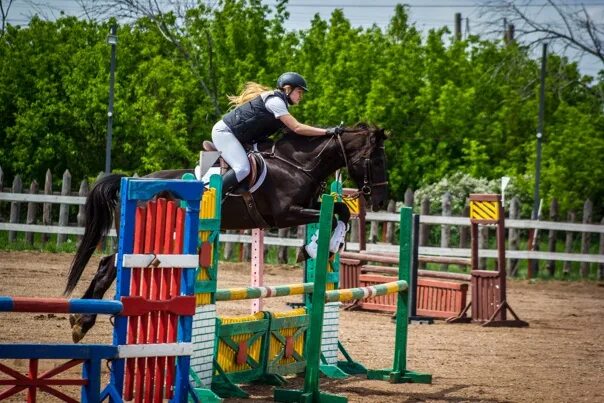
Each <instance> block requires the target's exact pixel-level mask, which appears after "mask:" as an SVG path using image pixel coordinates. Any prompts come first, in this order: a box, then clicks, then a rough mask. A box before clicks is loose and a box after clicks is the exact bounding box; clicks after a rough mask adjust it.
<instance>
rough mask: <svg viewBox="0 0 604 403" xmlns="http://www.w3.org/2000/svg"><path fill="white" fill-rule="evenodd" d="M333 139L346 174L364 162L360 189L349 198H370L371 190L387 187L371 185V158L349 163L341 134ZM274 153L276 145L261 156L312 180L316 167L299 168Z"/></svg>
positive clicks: (385, 182) (384, 184)
mask: <svg viewBox="0 0 604 403" xmlns="http://www.w3.org/2000/svg"><path fill="white" fill-rule="evenodd" d="M333 138H334V139H335V141H336V143H338V144H339V145H340V151H341V152H342V157H343V158H344V165H345V166H346V169H347V170H348V172H353V171H352V169H351V166H353V165H354V164H355V163H356V162H357V161H360V160H361V159H362V160H364V161H363V167H364V172H363V185H362V186H361V189H360V190H359V191H358V192H357V193H356V196H354V194H353V195H352V196H351V197H358V195H360V194H363V195H365V196H370V195H371V193H372V189H373V188H376V187H380V186H386V185H388V181H384V182H378V183H372V177H373V176H372V168H373V161H372V160H371V157H370V156H369V155H362V156H360V157H359V158H357V159H355V160H354V161H352V162H349V161H348V156H347V155H346V149H345V148H344V143H343V141H342V133H337V134H335V135H334V136H333ZM328 145H329V142H327V143H326V144H325V146H324V147H323V149H322V150H321V151H320V152H319V154H318V155H317V158H316V159H317V161H318V160H320V158H319V157H320V156H321V154H322V153H323V152H324V151H325V150H326V149H327V147H328ZM381 148H382V149H383V148H384V146H381ZM275 151H276V143H274V144H273V146H272V149H271V151H270V153H262V154H263V155H264V156H266V157H268V158H275V159H278V160H280V161H282V162H284V163H286V164H288V165H290V166H292V167H294V168H296V169H297V170H299V171H301V172H303V173H305V174H306V175H307V176H309V177H310V178H312V179H314V178H313V176H312V175H311V173H312V172H313V171H314V169H315V168H316V166H313V167H311V168H305V167H303V166H300V165H298V164H296V163H294V162H292V161H290V160H289V159H287V158H283V157H281V156H279V155H277V154H276V152H275ZM317 164H318V163H317Z"/></svg>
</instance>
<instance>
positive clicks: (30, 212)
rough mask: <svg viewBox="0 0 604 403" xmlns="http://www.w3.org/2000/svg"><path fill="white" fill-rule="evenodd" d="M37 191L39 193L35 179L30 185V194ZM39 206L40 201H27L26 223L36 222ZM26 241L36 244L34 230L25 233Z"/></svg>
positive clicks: (29, 243)
mask: <svg viewBox="0 0 604 403" xmlns="http://www.w3.org/2000/svg"><path fill="white" fill-rule="evenodd" d="M37 193H38V182H37V181H36V180H35V179H34V180H33V181H31V185H30V186H29V194H30V195H35V194H37ZM37 207H38V203H34V202H28V203H27V218H26V220H25V223H26V224H27V225H31V224H34V223H35V222H36V212H37V210H38V209H37ZM25 242H26V243H27V244H28V245H33V244H34V233H33V232H26V233H25Z"/></svg>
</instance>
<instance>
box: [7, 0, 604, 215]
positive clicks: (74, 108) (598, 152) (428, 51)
mask: <svg viewBox="0 0 604 403" xmlns="http://www.w3.org/2000/svg"><path fill="white" fill-rule="evenodd" d="M158 18H159V20H150V19H148V18H141V19H139V20H137V21H135V22H134V23H133V24H131V25H121V26H120V27H119V28H118V36H119V43H118V46H117V61H118V62H117V71H116V87H115V115H114V128H113V132H114V139H113V140H114V141H113V151H112V156H113V161H112V166H113V169H114V170H118V171H122V172H127V173H134V172H138V173H139V174H144V173H147V172H150V171H152V170H157V169H162V168H163V169H168V168H179V167H190V166H192V165H193V164H194V163H195V160H196V156H197V152H198V150H199V149H200V145H201V142H202V141H203V140H204V139H208V138H209V134H210V131H211V127H212V125H213V124H214V123H215V121H216V120H218V119H219V118H220V116H221V114H222V113H224V112H225V111H226V110H227V109H228V104H227V99H226V95H228V94H234V93H237V92H238V91H239V90H240V89H241V88H242V86H243V85H244V83H245V82H247V81H258V82H261V83H264V84H267V85H273V84H274V82H275V80H276V78H277V77H278V76H279V74H280V73H282V72H284V71H288V70H293V71H298V72H300V73H302V74H303V75H304V76H305V77H306V78H307V81H308V82H309V83H310V87H311V91H310V93H309V94H307V96H306V97H305V100H304V102H303V103H302V104H301V105H300V106H297V107H294V108H292V113H293V114H294V115H295V116H296V118H298V119H299V120H300V121H303V122H305V123H308V124H313V125H322V126H332V125H335V124H339V123H340V122H341V121H343V122H344V123H345V124H349V125H350V124H354V123H356V122H357V121H367V122H370V123H375V124H377V125H380V126H383V127H385V128H386V129H387V130H388V131H389V132H390V136H389V140H388V142H387V145H386V152H387V155H388V159H389V170H390V177H389V182H390V185H391V190H392V195H393V198H395V199H397V200H401V199H402V198H403V193H404V191H405V190H406V189H407V188H412V189H419V188H422V192H424V193H425V194H431V195H433V196H432V197H435V202H439V200H438V199H439V198H440V196H439V197H436V196H435V195H436V192H438V191H439V190H438V189H442V191H445V190H448V191H449V192H451V193H454V194H457V193H458V192H459V196H458V197H459V198H460V200H462V199H464V197H465V196H463V195H462V193H463V192H466V193H469V192H478V191H480V189H481V187H485V189H486V188H488V189H490V190H492V191H497V190H498V188H497V187H495V188H492V187H490V186H491V185H492V184H493V183H498V180H499V179H498V178H500V177H501V176H504V175H506V176H510V177H512V182H511V184H512V186H515V187H516V188H517V192H518V194H521V195H522V197H523V198H528V199H529V200H530V195H531V194H532V191H531V189H532V186H533V183H534V176H533V175H534V171H535V154H536V152H535V143H536V141H535V134H536V131H537V129H536V128H537V112H538V93H539V64H538V62H536V61H535V60H532V59H531V57H530V56H529V53H528V51H527V49H525V48H523V47H522V46H519V45H518V44H515V43H511V44H508V45H504V44H502V43H499V42H496V41H486V40H483V39H481V38H479V37H476V36H473V37H469V38H468V39H466V40H463V41H454V40H453V38H452V36H451V35H450V33H449V32H448V31H447V29H446V28H443V29H436V30H432V31H430V32H429V34H428V35H427V36H425V37H422V35H421V34H420V32H419V31H418V29H417V28H416V27H415V26H414V25H413V23H411V22H410V20H409V15H408V13H407V9H406V8H405V7H404V6H400V5H399V6H397V7H396V9H395V14H394V16H393V18H392V20H391V22H390V25H389V27H388V28H387V29H386V30H384V31H382V30H381V29H379V28H377V27H371V28H367V29H361V28H356V27H353V26H352V25H351V23H350V22H349V21H348V20H347V19H346V18H345V16H344V14H343V12H342V11H341V10H336V11H334V13H333V14H332V15H331V17H330V19H329V20H323V19H321V18H320V17H319V16H318V15H316V16H315V17H314V18H313V20H312V22H311V26H310V28H309V29H307V30H303V31H298V32H288V31H286V30H285V29H284V26H283V24H284V22H285V21H286V20H287V18H288V12H287V3H286V2H285V1H281V2H279V4H278V5H277V7H276V8H270V7H268V6H267V5H265V4H263V3H262V2H261V1H260V0H222V1H220V2H219V3H218V5H217V6H215V7H213V8H209V7H206V6H204V5H199V6H197V7H195V8H192V9H190V10H189V11H188V13H187V14H186V15H185V16H184V17H183V18H182V19H177V18H176V17H175V16H174V15H172V14H169V13H168V14H163V15H161V16H159V17H158ZM111 23H112V21H109V22H106V23H98V22H91V21H84V20H77V19H75V18H72V17H69V18H61V19H59V20H57V21H54V22H48V21H42V20H40V19H38V18H34V19H32V21H31V22H30V24H29V26H27V27H24V28H19V27H14V26H10V25H9V26H7V27H6V30H5V33H4V35H3V36H2V37H1V38H0V133H1V135H0V164H1V165H2V169H3V171H4V173H5V176H6V177H7V178H11V177H12V176H13V175H15V174H16V173H20V174H22V175H23V176H24V179H25V180H31V179H38V180H39V181H40V180H41V179H42V178H43V175H44V173H45V172H46V170H47V169H51V170H52V171H53V172H62V171H63V170H65V169H67V168H68V169H69V170H70V171H71V173H72V174H73V176H74V177H75V178H78V177H84V176H90V177H94V176H96V173H97V172H99V171H100V170H102V169H103V167H104V148H105V133H106V129H107V115H106V111H107V106H106V105H107V100H108V89H109V88H108V82H109V79H108V77H109V55H110V47H109V46H107V44H106V43H105V38H106V34H107V32H108V31H109V26H110V24H111ZM158 24H161V26H162V27H163V28H164V31H161V32H160V31H159V30H158V29H157V27H158ZM166 30H169V32H170V33H171V37H170V38H168V39H167V38H166V35H165V32H166ZM603 77H604V74H600V76H599V77H598V78H592V77H588V76H582V75H581V74H580V73H579V71H578V69H577V65H576V63H572V62H570V61H568V60H567V59H565V58H564V57H560V56H558V55H555V54H551V55H550V56H549V59H548V76H547V81H546V84H547V87H546V114H545V122H546V124H545V128H544V141H543V162H542V175H541V189H542V195H543V197H545V198H546V205H547V201H548V200H549V199H551V198H552V197H556V198H557V199H558V201H559V202H560V207H561V210H567V209H573V208H574V209H577V208H579V206H581V205H582V204H583V202H584V200H585V198H587V197H589V198H591V199H592V201H593V202H594V205H595V209H596V214H595V215H596V216H599V215H601V214H602V213H603V212H604V211H603V210H604V207H603V206H602V200H603V198H604V168H603V167H602V164H601V156H602V155H603V154H602V152H603V151H604V135H603V133H604V117H603V113H602V112H603V111H604V101H603V100H604V96H603V95H602V94H604V83H603V81H602V79H603ZM471 177H474V178H488V180H487V179H484V180H482V179H481V180H476V181H473V180H471ZM443 178H444V179H443ZM429 185H430V187H427V186H429ZM418 199H419V198H418ZM462 201H463V200H462ZM460 203H461V201H460Z"/></svg>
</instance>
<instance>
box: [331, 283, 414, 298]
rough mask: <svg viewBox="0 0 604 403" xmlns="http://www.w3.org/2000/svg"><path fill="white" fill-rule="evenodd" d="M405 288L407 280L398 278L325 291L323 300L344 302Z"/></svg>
mask: <svg viewBox="0 0 604 403" xmlns="http://www.w3.org/2000/svg"><path fill="white" fill-rule="evenodd" d="M407 288H408V286H407V282H406V281H404V280H399V281H393V282H390V283H384V284H378V285H375V286H370V287H359V288H349V289H344V290H334V291H327V292H326V294H325V302H336V301H340V302H344V301H352V300H355V299H365V298H369V297H376V296H380V295H386V294H392V293H394V292H399V291H403V290H406V289H407Z"/></svg>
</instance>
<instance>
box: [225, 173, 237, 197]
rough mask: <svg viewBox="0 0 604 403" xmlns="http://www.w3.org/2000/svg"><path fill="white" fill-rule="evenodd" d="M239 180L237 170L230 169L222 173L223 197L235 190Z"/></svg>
mask: <svg viewBox="0 0 604 403" xmlns="http://www.w3.org/2000/svg"><path fill="white" fill-rule="evenodd" d="M238 183H239V181H238V180H237V176H236V175H235V171H234V170H232V169H229V170H228V171H227V172H226V173H225V174H224V175H222V198H223V199H224V196H225V195H226V194H227V193H228V192H230V191H231V190H233V189H234V188H235V186H237V184H238Z"/></svg>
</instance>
